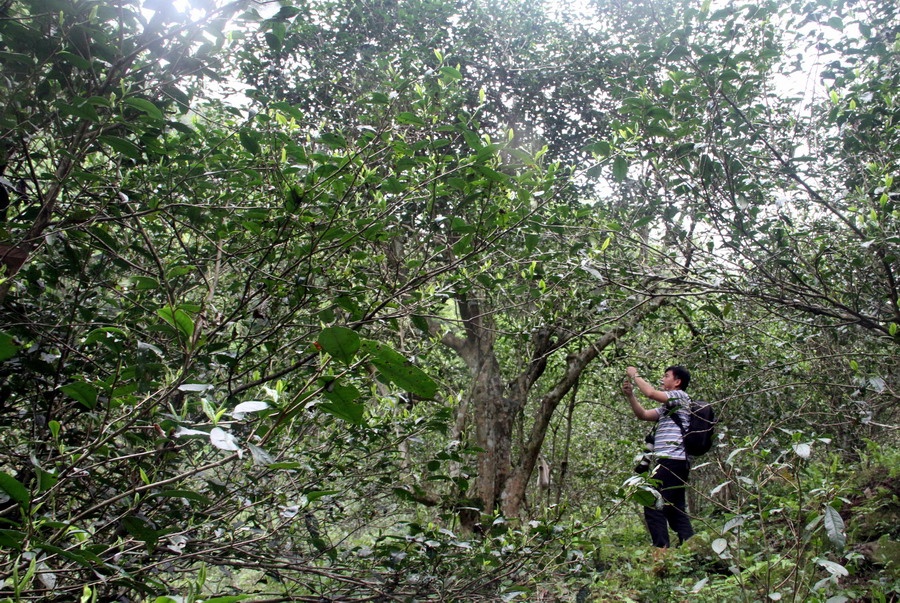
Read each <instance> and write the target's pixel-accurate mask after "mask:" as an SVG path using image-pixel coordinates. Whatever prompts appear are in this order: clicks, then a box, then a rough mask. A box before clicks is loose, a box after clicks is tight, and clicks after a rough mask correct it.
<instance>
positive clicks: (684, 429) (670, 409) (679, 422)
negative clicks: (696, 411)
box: [665, 401, 690, 439]
mask: <svg viewBox="0 0 900 603" xmlns="http://www.w3.org/2000/svg"><path fill="white" fill-rule="evenodd" d="M673 411H674V412H673ZM688 412H690V401H689V402H688ZM665 414H666V415H668V416H669V417H670V418H671V419H672V420H673V421H675V424H676V425H678V429H680V430H681V438H682V439H684V436H686V435H687V427H685V426H684V421H683V420H682V419H681V417H680V416H678V407H676V406H671V407H668V408H666V412H665Z"/></svg>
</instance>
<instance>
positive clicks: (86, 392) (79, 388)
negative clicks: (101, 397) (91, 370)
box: [59, 381, 97, 409]
mask: <svg viewBox="0 0 900 603" xmlns="http://www.w3.org/2000/svg"><path fill="white" fill-rule="evenodd" d="M59 390H60V391H61V392H62V393H64V394H66V395H67V396H69V397H70V398H72V399H73V400H75V401H76V402H79V403H80V404H81V405H82V406H84V407H85V408H88V409H93V408H94V407H95V406H97V388H95V387H94V386H93V385H91V384H90V383H85V382H84V381H75V382H73V383H69V384H67V385H63V386H62V387H60V388H59Z"/></svg>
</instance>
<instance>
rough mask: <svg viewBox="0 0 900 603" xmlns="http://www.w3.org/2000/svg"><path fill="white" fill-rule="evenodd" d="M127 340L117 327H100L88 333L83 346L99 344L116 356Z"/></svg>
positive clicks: (123, 332)
mask: <svg viewBox="0 0 900 603" xmlns="http://www.w3.org/2000/svg"><path fill="white" fill-rule="evenodd" d="M127 339H128V336H127V335H126V333H125V331H123V330H122V329H119V328H117V327H101V328H99V329H94V330H93V331H91V332H90V333H88V336H87V337H86V338H85V339H84V344H85V345H90V344H92V343H99V344H100V345H103V346H106V347H107V348H109V349H110V350H112V351H113V352H115V353H116V354H120V353H122V350H123V349H124V347H125V346H124V345H123V343H124V342H125V341H126V340H127Z"/></svg>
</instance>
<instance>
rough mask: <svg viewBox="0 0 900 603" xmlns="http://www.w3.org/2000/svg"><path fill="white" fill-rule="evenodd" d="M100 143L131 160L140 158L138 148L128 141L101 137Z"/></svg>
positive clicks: (113, 137) (116, 137)
mask: <svg viewBox="0 0 900 603" xmlns="http://www.w3.org/2000/svg"><path fill="white" fill-rule="evenodd" d="M100 142H102V143H103V144H105V145H107V146H109V147H111V148H112V149H113V150H115V151H117V152H119V153H121V154H122V155H125V156H126V157H130V158H131V159H140V158H141V149H140V147H139V146H137V145H136V144H134V143H133V142H131V141H130V140H126V139H124V138H119V137H118V136H101V137H100Z"/></svg>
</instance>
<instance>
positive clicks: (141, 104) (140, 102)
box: [123, 97, 163, 119]
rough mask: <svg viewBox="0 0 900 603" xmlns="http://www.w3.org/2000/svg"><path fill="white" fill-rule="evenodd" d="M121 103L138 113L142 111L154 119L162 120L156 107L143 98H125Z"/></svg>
mask: <svg viewBox="0 0 900 603" xmlns="http://www.w3.org/2000/svg"><path fill="white" fill-rule="evenodd" d="M123 102H124V103H125V104H126V105H128V106H129V107H132V108H134V109H137V110H138V111H142V112H144V113H146V114H147V115H148V116H150V117H152V118H154V119H162V118H163V114H162V111H160V110H159V107H157V106H156V105H154V104H153V103H151V102H150V101H148V100H147V99H145V98H135V97H131V98H126V99H125V100H124V101H123Z"/></svg>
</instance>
